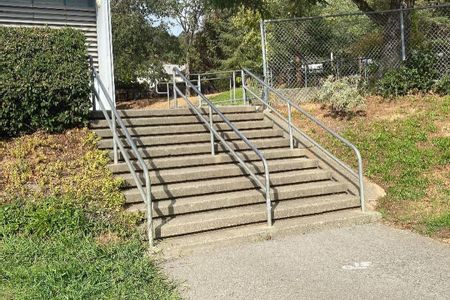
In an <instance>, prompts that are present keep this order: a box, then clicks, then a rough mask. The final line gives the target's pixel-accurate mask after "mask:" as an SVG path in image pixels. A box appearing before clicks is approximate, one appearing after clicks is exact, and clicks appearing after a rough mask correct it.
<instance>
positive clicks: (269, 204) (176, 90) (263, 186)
mask: <svg viewBox="0 0 450 300" xmlns="http://www.w3.org/2000/svg"><path fill="white" fill-rule="evenodd" d="M173 71H174V77H175V76H176V75H178V76H179V78H181V79H182V80H183V81H184V83H185V84H186V86H187V87H188V88H191V89H192V90H193V91H194V92H195V93H196V94H197V96H198V97H200V98H201V101H202V102H203V103H206V104H207V105H208V107H209V121H208V120H206V119H205V117H204V116H203V114H202V112H201V111H200V109H199V107H197V106H196V105H194V104H193V103H192V102H191V100H189V97H187V96H186V95H185V94H184V93H183V92H182V91H181V90H180V89H179V88H178V87H177V85H176V84H175V82H174V84H173V89H174V97H177V95H178V94H179V95H180V96H181V97H182V98H183V99H184V100H185V101H186V103H187V104H188V105H189V107H190V108H191V109H192V110H193V111H194V112H195V113H196V114H197V115H198V117H199V118H200V120H201V121H202V122H203V123H205V125H206V127H207V128H208V129H209V131H210V133H211V139H210V140H211V154H212V155H215V140H214V138H215V137H216V138H217V139H218V140H219V141H220V142H221V143H222V144H223V145H224V146H225V148H227V149H228V151H229V152H230V153H231V154H232V155H233V156H234V157H235V159H236V160H237V161H238V162H239V163H240V164H241V165H242V167H243V168H244V169H245V170H246V171H247V172H248V174H249V175H250V176H251V177H252V178H253V179H254V180H255V181H256V183H257V184H258V185H259V186H260V188H261V189H262V191H263V192H264V193H265V198H266V210H267V224H268V225H269V226H272V217H273V216H272V202H271V199H270V175H269V167H268V164H267V160H266V158H265V157H264V155H263V154H262V153H261V151H260V150H259V149H258V148H257V147H256V146H255V145H254V144H253V143H252V142H250V141H249V140H248V139H247V138H246V137H245V135H243V134H242V133H241V132H240V131H239V129H237V128H236V126H234V124H233V123H231V122H230V120H228V118H227V117H225V116H224V115H223V114H222V112H221V111H220V110H219V109H218V108H217V107H216V106H215V105H214V104H213V103H212V102H211V101H210V100H209V99H208V98H207V97H206V96H205V95H204V94H202V93H201V92H200V91H199V90H198V88H197V86H196V85H194V84H193V83H192V82H191V81H190V80H189V79H187V78H186V77H185V76H184V75H183V74H182V73H181V70H180V69H178V68H176V67H175V68H173ZM213 111H214V112H215V113H216V114H217V115H218V116H219V117H220V118H221V119H222V120H223V122H225V123H226V124H227V125H228V126H229V127H230V128H231V129H232V130H233V131H234V132H235V133H236V135H237V136H238V137H239V138H240V139H241V140H242V141H243V142H244V143H245V144H247V146H249V147H250V149H251V150H252V151H253V152H255V153H256V155H257V156H258V157H259V158H260V159H261V161H262V163H263V166H264V175H265V182H264V183H262V182H261V180H260V179H259V178H258V177H257V176H256V174H255V173H254V172H253V171H252V170H250V168H249V167H248V166H247V164H246V163H245V162H244V161H243V160H242V159H241V157H240V156H239V155H238V154H237V153H236V151H234V149H233V148H232V147H231V146H230V145H229V144H228V143H227V142H226V141H225V139H224V138H223V137H222V136H221V135H220V134H219V133H218V132H217V130H216V129H215V128H214V123H213Z"/></svg>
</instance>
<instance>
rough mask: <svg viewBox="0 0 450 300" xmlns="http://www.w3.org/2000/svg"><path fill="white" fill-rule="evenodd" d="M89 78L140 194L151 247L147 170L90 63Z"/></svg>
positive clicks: (149, 193)
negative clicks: (121, 136) (140, 173)
mask: <svg viewBox="0 0 450 300" xmlns="http://www.w3.org/2000/svg"><path fill="white" fill-rule="evenodd" d="M91 76H92V86H91V89H92V93H93V95H94V98H97V100H98V101H97V102H98V104H99V106H100V109H101V110H102V112H103V115H104V116H105V119H106V122H107V123H108V126H109V128H110V129H111V132H112V134H113V143H116V144H117V146H119V150H120V152H121V154H122V157H123V158H124V160H125V162H126V164H127V166H128V168H129V170H130V173H131V175H132V176H133V179H134V181H135V182H136V186H137V188H138V190H139V193H140V195H141V197H142V199H143V201H144V203H145V204H146V208H147V236H148V241H149V244H150V246H153V217H152V199H151V183H150V174H149V170H148V168H147V165H146V163H145V161H144V159H143V158H142V156H141V155H140V153H139V151H138V149H137V147H136V144H135V143H134V141H133V139H132V138H131V135H130V133H129V132H128V129H127V127H126V126H125V124H124V122H123V120H122V118H121V117H120V115H119V113H118V112H117V110H116V108H115V106H114V103H113V101H112V99H111V96H110V95H109V93H108V91H107V89H106V88H105V85H104V84H103V82H102V80H101V79H100V76H99V75H98V73H97V72H96V71H95V69H94V66H93V64H92V63H91ZM95 83H96V84H97V85H98V86H99V87H100V90H101V91H102V92H103V94H104V96H105V97H104V98H105V99H106V100H107V102H108V104H109V106H110V108H111V118H110V116H109V114H108V111H107V110H106V108H105V105H104V104H103V102H102V101H101V98H100V95H99V92H98V91H97V90H96V87H95ZM114 123H117V124H119V126H120V129H121V130H122V133H123V135H124V136H125V139H126V140H127V143H128V145H130V147H131V149H132V151H133V154H134V156H135V157H136V159H137V161H138V162H139V164H140V165H141V169H142V171H143V173H144V177H145V190H144V187H143V186H142V183H141V181H140V179H139V177H138V175H137V173H136V169H135V167H134V165H133V164H132V162H131V160H130V157H129V155H128V153H127V151H126V150H125V147H124V145H123V142H122V140H120V139H119V138H118V136H119V133H118V131H117V130H116V129H115V126H114Z"/></svg>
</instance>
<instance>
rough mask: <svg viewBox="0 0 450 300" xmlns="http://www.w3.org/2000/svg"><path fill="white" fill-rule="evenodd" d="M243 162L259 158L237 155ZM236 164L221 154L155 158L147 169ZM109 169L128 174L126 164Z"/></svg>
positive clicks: (281, 154) (285, 151) (292, 154)
mask: <svg viewBox="0 0 450 300" xmlns="http://www.w3.org/2000/svg"><path fill="white" fill-rule="evenodd" d="M262 152H263V155H264V157H265V158H266V159H267V160H273V159H291V158H292V159H295V158H304V157H305V156H306V150H305V149H289V148H280V149H267V150H263V151H262ZM238 155H240V156H241V158H242V159H243V160H244V161H248V162H250V161H260V158H259V157H258V156H257V155H256V154H255V152H253V151H251V150H249V151H241V152H239V153H238ZM234 163H236V161H235V158H234V156H232V155H230V154H228V153H222V154H217V155H214V156H213V155H211V154H201V155H192V156H180V157H169V158H165V157H162V158H156V159H152V160H151V161H147V163H146V164H147V167H148V168H149V169H150V170H163V169H176V168H183V167H194V166H211V165H222V164H234ZM133 167H134V168H135V169H136V170H137V171H139V170H141V166H140V165H139V163H137V162H134V163H133ZM109 169H110V170H111V171H112V172H113V173H114V174H120V173H128V172H129V169H128V166H127V164H126V163H123V162H122V163H118V164H111V165H109Z"/></svg>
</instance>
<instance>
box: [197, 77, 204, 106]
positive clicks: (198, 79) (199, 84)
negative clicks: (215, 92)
mask: <svg viewBox="0 0 450 300" xmlns="http://www.w3.org/2000/svg"><path fill="white" fill-rule="evenodd" d="M197 86H198V90H199V91H200V93H201V92H202V83H201V78H200V74H198V75H197ZM197 96H198V98H199V99H198V107H202V104H203V103H202V102H203V100H202V97H200V96H199V95H197Z"/></svg>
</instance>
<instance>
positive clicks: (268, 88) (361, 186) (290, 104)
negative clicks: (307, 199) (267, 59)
mask: <svg viewBox="0 0 450 300" xmlns="http://www.w3.org/2000/svg"><path fill="white" fill-rule="evenodd" d="M245 74H247V75H249V76H250V77H251V78H253V79H254V80H256V81H257V82H258V83H260V84H261V85H262V87H263V90H264V91H265V92H264V94H265V96H266V97H264V96H262V97H263V98H266V99H267V100H268V95H267V92H268V91H271V92H272V93H274V94H275V95H276V96H278V97H279V98H281V99H282V100H283V101H285V102H286V104H287V107H288V118H287V119H286V117H285V116H284V115H282V114H281V113H280V112H278V111H277V110H276V109H275V108H274V107H273V106H271V105H270V104H269V102H268V101H265V100H263V98H261V97H260V96H258V95H257V94H256V93H254V92H253V91H252V90H251V89H249V88H248V87H247V85H246V83H245ZM242 76H243V78H242V87H243V90H244V91H246V92H249V93H250V94H252V95H253V96H254V97H255V98H256V99H258V100H259V101H260V102H262V103H263V104H264V105H265V106H266V107H267V108H270V109H271V110H272V111H273V112H275V113H276V114H277V115H278V116H279V117H280V118H281V119H282V120H283V121H285V122H286V123H287V125H288V131H289V141H290V147H291V148H293V146H294V142H293V132H292V131H293V130H295V131H296V132H298V133H299V134H301V135H302V136H303V137H304V138H306V139H307V140H308V141H309V142H311V143H312V144H314V145H315V146H316V147H317V148H319V149H320V150H321V151H322V152H324V153H325V154H327V155H328V156H329V157H330V158H331V159H333V160H334V161H335V162H337V163H338V164H340V165H341V166H342V167H343V168H344V169H345V170H347V171H348V172H350V174H352V175H353V176H355V177H358V180H359V196H360V201H361V210H362V211H365V198H364V179H363V178H364V177H363V169H362V158H361V153H360V152H359V150H358V148H356V146H355V145H353V144H352V143H351V142H350V141H348V140H347V139H345V138H344V137H342V136H341V135H339V134H338V133H336V132H334V131H333V130H332V129H330V128H329V127H327V126H326V125H325V124H324V123H322V122H321V121H319V120H318V119H316V118H315V117H314V116H312V115H311V114H309V113H308V112H306V111H305V110H304V109H302V108H301V107H300V106H299V105H297V104H296V103H294V102H292V101H291V100H290V99H289V98H287V97H286V96H284V95H282V94H281V93H279V92H278V91H277V90H275V89H274V88H273V87H272V86H270V85H268V84H267V83H265V82H264V81H263V80H262V79H260V78H259V77H258V76H256V75H255V74H253V73H252V72H250V71H249V70H247V69H243V73H242ZM292 108H295V109H296V110H297V111H299V112H300V113H302V114H303V115H304V116H305V117H306V118H308V119H309V120H310V121H312V122H313V123H315V124H317V125H318V126H319V127H321V128H322V129H323V130H325V131H326V132H328V133H329V134H331V135H332V136H333V137H335V138H337V139H338V140H339V141H341V142H342V143H344V144H345V145H346V146H348V147H349V148H350V149H352V150H353V152H355V155H356V157H357V160H358V173H356V172H355V171H354V170H353V169H352V168H350V167H349V166H348V165H347V164H346V163H344V162H343V161H341V160H340V159H339V158H337V157H336V156H334V155H333V154H332V153H330V152H329V151H328V150H326V149H325V148H324V147H322V146H321V145H320V144H319V143H317V142H316V141H315V140H314V139H312V138H311V137H309V136H308V135H307V134H306V133H304V132H303V131H301V130H300V129H299V128H297V127H296V126H294V125H293V124H292Z"/></svg>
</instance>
